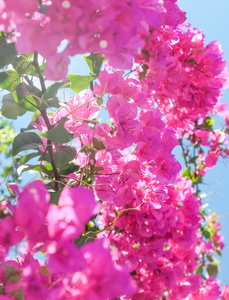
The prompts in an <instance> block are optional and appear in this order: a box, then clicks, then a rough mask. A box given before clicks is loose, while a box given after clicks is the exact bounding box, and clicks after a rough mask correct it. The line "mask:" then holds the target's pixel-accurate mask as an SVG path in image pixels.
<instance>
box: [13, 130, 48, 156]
mask: <svg viewBox="0 0 229 300" xmlns="http://www.w3.org/2000/svg"><path fill="white" fill-rule="evenodd" d="M41 145H43V143H42V140H41V138H40V137H39V135H37V134H36V133H35V132H21V133H19V134H18V135H17V136H16V137H15V139H14V141H13V156H15V155H16V154H18V153H19V152H21V151H24V150H29V149H38V148H39V147H40V146H41Z"/></svg>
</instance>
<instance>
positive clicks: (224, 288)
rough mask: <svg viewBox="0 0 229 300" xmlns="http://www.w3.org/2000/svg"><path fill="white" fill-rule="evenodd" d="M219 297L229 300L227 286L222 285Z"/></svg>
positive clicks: (228, 288)
mask: <svg viewBox="0 0 229 300" xmlns="http://www.w3.org/2000/svg"><path fill="white" fill-rule="evenodd" d="M220 298H221V299H222V300H229V286H228V285H225V286H223V287H222V290H221V294H220Z"/></svg>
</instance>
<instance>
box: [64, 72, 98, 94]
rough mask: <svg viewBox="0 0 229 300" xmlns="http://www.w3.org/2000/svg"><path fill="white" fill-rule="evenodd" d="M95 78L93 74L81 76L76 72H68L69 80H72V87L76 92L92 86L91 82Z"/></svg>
mask: <svg viewBox="0 0 229 300" xmlns="http://www.w3.org/2000/svg"><path fill="white" fill-rule="evenodd" d="M93 79H94V77H93V76H91V75H86V76H80V75H75V74H68V80H69V81H70V82H71V86H70V87H71V89H72V90H73V92H75V93H79V92H80V91H82V90H84V89H87V88H88V87H89V86H90V82H91V81H92V80H93Z"/></svg>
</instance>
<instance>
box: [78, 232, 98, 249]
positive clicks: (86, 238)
mask: <svg viewBox="0 0 229 300" xmlns="http://www.w3.org/2000/svg"><path fill="white" fill-rule="evenodd" d="M96 237H97V236H96V233H95V232H93V231H89V232H87V234H82V235H81V236H80V237H79V238H77V239H76V240H75V241H74V243H75V245H76V246H77V248H80V247H82V246H83V245H85V244H87V243H90V242H93V241H94V240H95V239H96Z"/></svg>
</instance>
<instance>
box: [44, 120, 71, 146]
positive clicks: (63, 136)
mask: <svg viewBox="0 0 229 300" xmlns="http://www.w3.org/2000/svg"><path fill="white" fill-rule="evenodd" d="M67 120H68V118H66V117H64V118H61V119H60V121H59V122H58V124H57V125H56V126H55V127H53V128H52V129H50V130H48V131H46V132H45V133H41V135H42V136H44V137H46V138H47V139H49V140H51V141H53V142H55V143H58V144H65V143H68V142H70V141H71V140H72V139H73V138H74V133H71V132H69V131H68V130H67V129H66V128H64V124H65V122H66V121H67Z"/></svg>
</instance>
